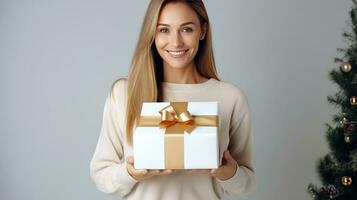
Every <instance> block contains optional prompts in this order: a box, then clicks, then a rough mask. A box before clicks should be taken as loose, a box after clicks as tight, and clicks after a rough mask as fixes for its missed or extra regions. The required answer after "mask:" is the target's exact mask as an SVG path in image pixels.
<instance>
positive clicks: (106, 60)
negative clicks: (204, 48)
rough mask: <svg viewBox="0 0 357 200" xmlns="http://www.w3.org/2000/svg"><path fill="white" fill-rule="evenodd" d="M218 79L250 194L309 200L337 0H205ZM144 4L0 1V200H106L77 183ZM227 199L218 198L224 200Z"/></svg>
mask: <svg viewBox="0 0 357 200" xmlns="http://www.w3.org/2000/svg"><path fill="white" fill-rule="evenodd" d="M204 2H205V4H206V7H207V10H208V13H209V16H210V20H211V23H212V31H213V40H214V51H215V58H216V64H217V68H218V72H219V75H220V77H221V79H222V80H224V81H228V82H232V83H234V84H236V85H238V86H239V87H241V88H242V89H243V90H244V91H245V93H246V94H247V96H248V100H249V103H250V106H251V110H252V127H253V140H254V141H253V160H254V166H255V168H256V173H257V177H258V188H257V190H256V191H255V193H254V194H251V195H249V196H247V197H245V198H241V199H247V200H248V199H249V200H262V199H264V200H276V199H290V200H301V199H311V198H310V197H309V195H308V194H307V192H306V188H307V185H308V184H309V183H310V182H313V183H316V184H318V185H319V184H320V182H319V181H318V175H317V173H316V168H315V165H316V163H317V160H318V158H319V157H321V156H323V155H325V154H326V153H327V152H328V150H329V149H328V146H327V142H326V140H325V126H324V123H326V122H330V121H331V118H332V114H333V113H334V112H336V110H334V108H332V107H331V106H329V105H328V103H327V100H326V96H327V95H329V94H333V93H334V92H336V91H337V87H336V86H335V85H334V84H333V83H332V82H330V81H329V80H328V77H327V74H328V72H329V71H330V70H331V69H333V68H338V67H339V66H337V65H336V64H334V63H333V58H334V57H335V56H337V55H338V54H337V51H336V48H338V47H346V44H345V43H344V41H343V39H342V36H341V33H342V31H343V30H350V29H349V26H348V25H347V24H346V21H347V20H349V16H348V11H349V8H350V6H351V2H350V1H349V0H338V1H336V0H313V1H311V0H270V1H265V0H249V1H248V0H245V1H243V0H239V1H238V0H224V1H217V0H205V1H204ZM147 4H148V1H144V0H142V1H114V0H108V1H93V0H86V1H85V0H61V1H60V0H54V1H45V0H32V1H25V0H22V1H21V0H1V1H0V92H1V93H0V94H1V98H0V110H1V112H0V132H1V139H0V158H1V161H0V199H4V200H22V199H27V200H45V199H51V200H64V199H66V200H67V199H73V200H74V199H86V200H90V199H93V200H94V199H96V200H97V199H103V200H104V199H108V200H109V199H114V198H113V197H111V196H109V195H106V194H104V193H101V192H99V191H98V190H97V189H96V188H95V185H94V183H93V182H92V180H91V179H90V176H89V162H90V159H91V157H92V155H93V153H94V149H95V145H96V142H97V139H98V136H99V131H100V127H101V122H102V113H103V106H104V101H105V98H106V95H107V94H108V92H109V89H110V86H111V84H112V82H113V81H114V80H115V79H117V78H119V77H123V76H126V75H127V73H128V69H129V64H130V62H131V57H132V54H133V51H134V47H135V44H136V41H137V38H138V34H139V30H140V26H141V23H142V19H143V16H144V12H145V10H146V6H147ZM226 199H230V198H226Z"/></svg>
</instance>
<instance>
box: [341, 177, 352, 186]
mask: <svg viewBox="0 0 357 200" xmlns="http://www.w3.org/2000/svg"><path fill="white" fill-rule="evenodd" d="M341 182H342V185H344V186H349V185H351V184H352V178H351V177H349V176H344V177H342V178H341Z"/></svg>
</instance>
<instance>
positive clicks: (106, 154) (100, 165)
mask: <svg viewBox="0 0 357 200" xmlns="http://www.w3.org/2000/svg"><path fill="white" fill-rule="evenodd" d="M120 82H121V81H119V83H117V84H118V85H120V86H123V83H122V82H121V83H120ZM120 91H124V90H120ZM116 95H117V94H115V92H113V93H111V94H109V95H108V97H107V99H106V101H105V105H104V113H103V121H102V128H101V131H100V136H99V139H98V143H97V146H96V149H95V153H94V155H93V158H92V160H91V162H90V176H91V178H92V179H93V181H94V182H95V184H96V186H97V188H98V189H99V190H100V191H102V192H104V193H108V194H112V195H115V196H120V197H124V196H126V195H128V194H129V193H130V192H131V190H132V189H133V187H134V185H135V184H136V183H137V181H136V180H135V179H134V178H132V177H131V176H130V175H129V173H128V171H127V169H126V162H125V158H124V152H123V145H122V142H125V141H122V138H120V136H121V135H122V133H121V132H120V128H119V120H118V113H124V111H119V110H118V103H117V101H115V98H116ZM121 95H123V94H121ZM118 99H123V98H118Z"/></svg>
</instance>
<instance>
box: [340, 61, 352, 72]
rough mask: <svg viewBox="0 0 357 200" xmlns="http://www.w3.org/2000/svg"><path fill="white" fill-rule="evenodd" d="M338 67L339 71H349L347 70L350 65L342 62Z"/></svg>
mask: <svg viewBox="0 0 357 200" xmlns="http://www.w3.org/2000/svg"><path fill="white" fill-rule="evenodd" d="M340 68H341V71H343V72H349V71H351V69H352V66H351V64H350V63H343V64H342V65H341V66H340Z"/></svg>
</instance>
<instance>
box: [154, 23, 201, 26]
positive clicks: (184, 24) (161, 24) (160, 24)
mask: <svg viewBox="0 0 357 200" xmlns="http://www.w3.org/2000/svg"><path fill="white" fill-rule="evenodd" d="M190 24H193V25H196V24H195V23H194V22H186V23H183V24H181V25H180V26H186V25H190ZM157 25H158V26H168V27H170V25H169V24H163V23H159V24H157Z"/></svg>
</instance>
